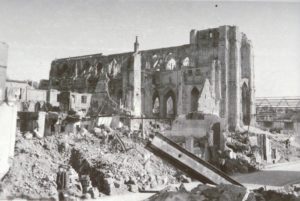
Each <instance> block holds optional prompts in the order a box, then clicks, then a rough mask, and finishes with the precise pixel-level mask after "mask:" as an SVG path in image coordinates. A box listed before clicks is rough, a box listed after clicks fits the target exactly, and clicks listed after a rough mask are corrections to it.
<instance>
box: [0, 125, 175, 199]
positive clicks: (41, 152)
mask: <svg viewBox="0 0 300 201" xmlns="http://www.w3.org/2000/svg"><path fill="white" fill-rule="evenodd" d="M116 132H117V131H116ZM119 134H120V135H121V133H119ZM26 136H27V135H20V134H18V135H17V137H16V145H15V157H14V159H13V160H12V166H11V169H10V171H9V172H8V174H7V175H6V176H5V177H4V178H3V180H2V181H1V183H0V187H1V188H0V195H1V196H0V197H1V198H7V197H12V198H15V197H22V198H31V199H32V198H41V197H42V198H51V197H53V198H57V190H56V173H57V171H58V167H59V165H65V166H68V174H69V178H70V182H69V189H70V191H69V194H70V195H71V196H75V197H81V196H82V195H83V194H82V190H83V188H84V186H82V182H80V181H81V179H82V177H84V176H89V178H90V180H91V185H90V187H89V188H88V189H87V191H88V195H87V194H84V195H83V196H85V197H94V198H96V197H98V196H99V195H104V194H107V195H111V194H117V193H122V192H125V191H127V192H128V191H132V192H136V191H138V190H146V189H150V188H155V187H156V186H158V185H165V184H170V183H174V182H176V178H175V176H173V175H175V174H176V170H175V169H174V168H173V167H171V166H170V165H168V164H166V163H165V162H163V161H162V160H161V159H159V158H157V157H156V156H154V155H152V154H151V153H150V152H149V151H148V150H146V149H145V148H144V145H143V144H142V143H140V142H137V141H136V140H135V141H134V140H133V139H132V138H130V137H124V136H122V141H123V142H124V144H125V147H126V149H127V151H125V152H121V149H120V148H119V144H118V143H117V142H116V140H115V139H114V138H113V137H112V138H108V141H103V139H101V138H99V137H97V136H95V135H93V134H91V133H89V132H87V131H86V130H83V132H80V133H78V134H65V133H61V134H58V135H53V136H47V137H45V138H42V139H38V138H36V137H32V138H28V137H26ZM98 190H99V191H100V193H99V191H98Z"/></svg>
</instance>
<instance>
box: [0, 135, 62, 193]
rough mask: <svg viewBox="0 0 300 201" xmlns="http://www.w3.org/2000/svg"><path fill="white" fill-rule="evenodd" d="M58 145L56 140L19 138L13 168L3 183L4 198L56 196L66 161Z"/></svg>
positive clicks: (18, 136)
mask: <svg viewBox="0 0 300 201" xmlns="http://www.w3.org/2000/svg"><path fill="white" fill-rule="evenodd" d="M55 141H56V139H55V138H52V139H51V138H44V139H30V140H28V139H25V136H24V137H22V136H20V135H17V138H16V145H15V157H14V159H13V161H12V166H11V168H10V171H9V172H8V174H7V175H6V176H5V177H4V178H3V180H2V181H1V186H2V191H3V192H2V193H1V196H2V197H6V196H11V197H30V198H39V197H43V198H48V197H56V196H57V191H56V184H55V179H56V178H55V177H56V174H55V173H56V171H57V170H58V166H59V163H63V161H66V157H65V156H63V155H61V154H59V152H58V150H57V146H56V145H57V143H55ZM53 142H54V143H53Z"/></svg>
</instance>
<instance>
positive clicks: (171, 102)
mask: <svg viewBox="0 0 300 201" xmlns="http://www.w3.org/2000/svg"><path fill="white" fill-rule="evenodd" d="M163 109H164V114H165V117H168V118H173V117H175V116H176V114H177V108H176V95H175V93H174V91H173V90H169V91H168V92H167V93H166V94H165V96H164V108H163Z"/></svg>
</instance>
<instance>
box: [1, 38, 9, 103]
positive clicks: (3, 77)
mask: <svg viewBox="0 0 300 201" xmlns="http://www.w3.org/2000/svg"><path fill="white" fill-rule="evenodd" d="M7 56H8V45H7V44H6V43H3V42H0V103H1V102H2V101H4V99H5V82H6V68H7Z"/></svg>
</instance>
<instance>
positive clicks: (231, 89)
mask: <svg viewBox="0 0 300 201" xmlns="http://www.w3.org/2000/svg"><path fill="white" fill-rule="evenodd" d="M229 41H230V48H229V66H228V67H229V68H228V72H227V74H228V84H227V87H228V94H229V96H228V126H229V129H230V130H236V129H237V128H239V126H240V119H241V118H240V113H241V111H240V109H241V108H240V105H241V100H240V99H241V90H240V80H241V62H240V55H241V54H240V47H241V34H240V33H239V31H238V28H237V27H231V28H230V34H229Z"/></svg>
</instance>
